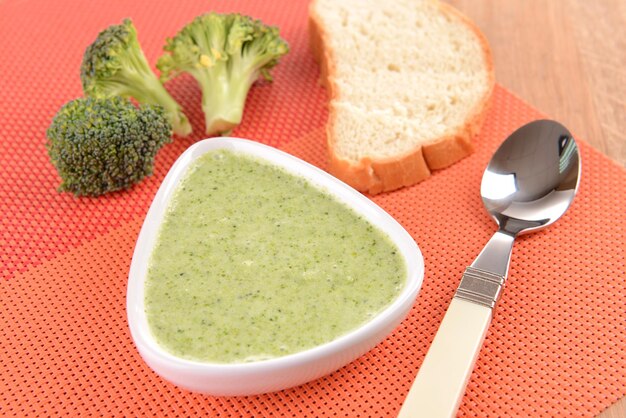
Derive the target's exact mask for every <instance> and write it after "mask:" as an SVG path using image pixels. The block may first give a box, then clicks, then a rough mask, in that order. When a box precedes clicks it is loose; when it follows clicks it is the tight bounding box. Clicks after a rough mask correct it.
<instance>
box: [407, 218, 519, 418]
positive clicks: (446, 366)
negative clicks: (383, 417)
mask: <svg viewBox="0 0 626 418" xmlns="http://www.w3.org/2000/svg"><path fill="white" fill-rule="evenodd" d="M514 241H515V235H512V234H509V233H506V232H505V231H501V230H500V231H497V232H496V233H495V234H494V235H493V237H491V239H490V240H489V242H487V245H485V248H484V249H483V250H482V251H481V253H480V254H479V255H478V257H477V258H476V260H474V262H473V263H472V265H471V266H470V267H468V268H467V269H466V270H465V273H464V274H463V279H462V280H461V284H460V285H459V288H458V289H457V291H456V294H455V295H454V298H453V299H452V302H451V303H450V306H449V307H448V310H447V311H446V314H445V316H444V317H443V321H442V322H441V325H439V330H438V331H437V334H436V335H435V339H434V340H433V343H432V344H431V346H430V349H429V350H428V353H426V358H424V362H423V363H422V366H421V367H420V370H419V373H418V374H417V378H416V379H415V382H413V385H412V386H411V390H410V391H409V394H408V395H407V397H406V399H405V401H404V404H403V405H402V409H401V410H400V415H399V417H400V418H410V417H429V418H431V417H432V418H439V417H442V418H443V417H453V416H455V415H456V411H457V410H458V409H459V405H460V403H461V399H463V394H464V393H465V386H466V385H467V381H468V380H469V377H470V375H471V374H472V370H473V369H474V363H475V362H476V358H477V357H478V352H479V351H480V347H481V346H482V344H483V341H484V339H485V335H486V334H487V329H488V328H489V324H490V323H491V318H492V317H493V309H494V308H495V305H496V302H497V301H498V299H499V298H500V295H501V293H502V288H503V286H504V282H505V281H506V276H507V271H508V269H509V261H510V259H511V250H512V249H513V242H514Z"/></svg>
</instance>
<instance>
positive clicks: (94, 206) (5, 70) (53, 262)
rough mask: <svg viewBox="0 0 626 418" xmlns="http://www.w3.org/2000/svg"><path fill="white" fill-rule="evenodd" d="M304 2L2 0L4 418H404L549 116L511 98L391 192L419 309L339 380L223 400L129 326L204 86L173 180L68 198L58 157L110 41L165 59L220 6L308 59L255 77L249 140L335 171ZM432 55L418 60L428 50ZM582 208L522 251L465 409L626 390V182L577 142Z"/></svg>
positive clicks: (389, 204) (578, 402) (179, 146)
mask: <svg viewBox="0 0 626 418" xmlns="http://www.w3.org/2000/svg"><path fill="white" fill-rule="evenodd" d="M306 8H307V4H306V2H279V1H262V2H261V1H259V2H253V1H228V2H225V1H213V2H207V1H199V0H189V1H182V2H170V3H167V2H161V1H152V2H149V1H138V0H135V1H128V2H123V1H117V0H115V1H109V2H106V4H105V3H102V2H85V1H78V0H60V1H55V2H49V1H44V0H29V1H17V0H4V1H3V2H0V39H2V42H0V167H1V168H2V169H1V170H0V214H1V215H0V244H1V248H2V250H1V252H0V260H1V268H2V270H1V272H2V276H3V277H4V279H5V280H0V372H1V374H0V414H1V415H6V416H26V415H29V416H47V415H63V416H76V415H90V414H95V415H105V416H121V415H126V416H138V415H168V416H174V415H180V416H189V415H192V414H203V415H216V416H217V415H222V416H287V417H291V416H318V417H321V416H350V417H353V416H361V417H365V416H372V417H384V416H394V415H395V414H396V413H397V412H398V410H399V406H400V404H401V402H402V400H403V399H404V397H405V396H406V393H407V392H408V389H409V386H410V384H411V381H412V379H413V377H414V376H415V374H416V372H417V370H418V368H419V366H420V364H421V362H422V360H423V357H424V355H425V353H426V350H427V348H428V346H429V344H430V342H431V340H432V338H433V336H434V333H435V331H436V329H437V327H438V324H439V322H440V321H441V319H442V317H443V314H444V312H445V309H446V307H447V304H448V303H449V301H450V299H451V297H452V295H453V292H454V289H455V288H456V286H457V285H458V283H459V280H460V277H461V274H462V272H463V269H464V268H465V266H467V265H468V264H469V263H471V261H472V260H473V258H474V257H475V256H476V255H477V254H478V252H479V251H480V249H481V248H482V246H483V245H484V244H485V242H486V241H487V240H488V238H489V236H490V235H491V234H492V233H493V232H494V231H495V225H494V224H493V223H492V221H491V220H490V219H489V217H488V216H487V214H486V213H485V211H484V210H483V208H482V204H481V201H480V198H479V196H478V193H479V185H480V179H481V175H482V171H483V169H484V167H485V165H486V163H487V161H488V159H489V157H490V155H491V154H492V153H493V151H494V150H495V149H496V147H497V146H498V144H499V143H500V142H501V141H502V140H503V139H504V138H505V137H506V136H507V135H508V134H509V133H510V132H512V131H513V130H514V129H515V128H517V127H518V126H520V125H521V124H523V123H525V122H528V121H530V120H532V119H535V118H539V117H541V115H540V114H539V113H538V112H537V111H535V110H533V109H532V108H531V107H530V106H528V105H527V104H525V103H523V102H522V101H520V100H519V99H517V98H516V97H514V96H512V95H511V94H510V93H508V92H507V91H505V90H504V89H503V88H501V87H497V88H496V91H495V99H494V105H493V108H492V110H491V111H490V113H489V115H488V118H487V121H486V125H485V127H484V129H483V131H482V133H481V135H480V136H479V137H478V138H477V139H476V145H477V151H476V153H475V154H473V155H472V156H470V157H468V158H466V159H465V160H463V161H461V162H460V163H458V164H456V165H454V166H453V167H451V168H450V169H447V170H444V171H440V172H437V173H435V174H434V175H433V176H432V178H430V179H429V180H427V181H425V182H423V183H421V184H419V185H417V186H414V187H411V188H407V189H404V190H400V191H397V192H394V193H389V194H386V195H382V196H377V197H375V198H374V200H375V201H376V202H377V203H378V204H380V205H381V206H382V207H383V208H385V209H386V210H387V211H389V212H390V213H391V214H392V215H393V216H394V217H395V218H396V219H397V220H398V221H399V222H400V223H401V224H402V225H404V226H405V227H406V228H407V230H408V231H409V232H410V233H411V235H412V236H413V237H414V238H415V240H416V241H417V243H418V244H419V246H420V247H421V249H422V252H423V254H424V258H425V263H426V275H425V278H424V285H423V288H422V291H421V293H420V295H419V298H418V300H417V301H416V304H415V306H414V308H413V310H412V311H411V314H410V316H409V317H408V318H407V319H406V320H405V321H404V322H403V323H402V325H401V326H400V327H399V328H398V329H396V330H395V331H394V333H393V334H391V335H390V336H389V338H388V339H386V340H385V341H384V342H382V343H381V344H379V345H378V346H377V347H376V348H375V349H373V350H372V351H370V352H369V353H367V354H366V355H364V356H363V357H361V358H360V359H358V360H356V361H354V362H353V363H351V364H349V365H347V366H346V367H344V368H342V369H340V370H339V371H337V372H335V373H333V374H331V375H329V376H327V377H324V378H322V379H319V380H317V381H314V382H311V383H309V384H306V385H303V386H301V387H297V388H293V389H289V390H285V391H282V392H277V393H272V394H267V395H262V396H253V397H243V398H215V397H210V396H201V395H197V394H192V393H189V392H186V391H183V390H179V389H178V388H176V387H175V386H173V385H171V384H169V383H167V382H165V381H163V380H162V379H161V378H159V377H158V376H157V375H155V374H154V373H153V372H152V371H151V370H150V369H149V368H148V367H147V366H146V365H145V364H144V363H143V362H142V360H141V358H140V357H139V355H138V353H137V351H136V350H135V347H134V345H133V343H132V340H131V338H130V334H129V331H128V327H127V323H126V312H125V292H126V281H127V274H128V268H129V264H130V259H131V255H132V251H133V247H134V243H135V240H136V238H137V234H138V232H139V228H140V226H141V223H142V220H143V217H144V216H145V213H146V211H147V209H148V206H149V204H150V200H151V198H152V197H153V196H154V194H155V192H156V189H157V188H158V186H159V184H160V182H161V181H162V179H163V177H164V176H165V173H166V172H167V170H168V168H169V167H170V166H171V164H172V163H173V161H174V160H175V159H176V157H177V156H178V155H180V153H181V152H182V151H183V150H184V149H185V148H186V147H187V146H189V145H190V144H192V143H193V142H195V141H197V140H198V139H201V138H202V127H203V121H202V113H201V110H200V92H199V89H198V87H197V86H196V84H195V82H194V81H193V80H192V79H191V78H189V77H182V78H180V79H177V80H174V81H173V82H170V83H169V84H168V88H169V89H170V91H172V93H173V94H174V96H175V97H176V98H177V99H179V101H180V102H181V104H182V105H183V107H184V108H185V111H186V112H187V114H188V115H189V116H190V118H191V120H192V122H193V125H194V129H195V133H194V135H193V136H192V137H191V138H186V139H180V138H178V139H176V140H175V142H174V143H172V144H169V145H167V146H166V148H164V149H163V150H162V151H161V152H160V154H159V155H158V157H157V161H156V170H155V174H154V175H153V176H152V177H150V178H149V179H148V180H146V181H144V182H143V183H141V184H140V185H138V186H136V187H134V188H133V189H132V190H129V191H126V192H121V193H116V194H114V195H111V196H106V197H103V198H99V199H75V198H74V197H72V196H71V195H67V194H66V195H59V194H57V192H56V191H55V188H56V186H57V184H58V182H59V179H58V177H57V175H56V173H55V171H54V168H53V167H52V166H51V165H50V163H49V160H48V156H47V154H46V150H45V141H46V140H45V130H46V128H47V126H48V125H49V123H50V120H51V118H52V116H53V115H54V113H55V112H56V111H57V109H58V108H59V107H60V106H61V105H62V104H63V103H64V102H66V101H68V100H70V99H73V98H75V97H78V96H80V95H81V87H80V81H79V66H80V61H81V57H82V53H83V50H84V48H85V47H86V46H87V45H88V44H89V43H90V42H91V41H92V40H93V39H94V37H95V36H96V34H97V32H98V31H99V30H101V29H103V28H104V27H106V26H108V25H109V24H112V23H118V22H120V21H121V19H122V18H124V17H128V16H129V17H132V18H133V19H134V21H135V24H136V26H137V28H138V31H139V38H140V42H141V43H142V45H143V48H144V50H145V52H146V54H147V56H148V59H149V60H150V62H151V63H154V62H155V60H156V58H157V57H158V55H159V54H160V50H161V47H162V45H163V43H164V39H165V37H166V36H172V35H173V34H174V33H175V32H176V31H177V30H178V28H180V27H181V26H182V25H184V24H185V23H186V22H188V21H190V20H191V19H192V18H193V17H194V16H196V15H197V14H200V13H202V12H205V11H209V10H217V11H239V12H242V13H245V14H249V15H252V16H254V17H256V18H260V19H262V20H263V21H265V22H267V23H270V24H274V25H278V26H279V27H280V28H281V33H282V34H283V36H284V37H285V38H286V39H287V40H288V41H289V43H290V45H291V48H292V51H291V53H290V54H289V55H288V56H287V57H285V59H283V61H282V62H281V63H280V64H279V66H278V67H277V68H276V69H275V71H274V76H275V82H274V83H273V84H270V83H260V84H258V85H256V86H255V87H254V88H253V89H252V91H251V93H250V96H249V99H248V104H247V107H246V112H245V117H244V121H243V123H242V125H241V126H240V127H239V128H238V129H237V130H236V131H235V135H236V136H240V137H245V138H250V139H254V140H257V141H260V142H263V143H266V144H270V145H273V146H276V147H279V148H281V149H283V150H286V151H288V152H291V153H293V154H295V155H297V156H300V157H302V158H304V159H305V160H308V161H310V162H312V163H314V164H316V165H318V166H320V167H322V168H324V167H325V165H326V163H325V161H326V160H325V158H326V157H325V152H326V150H325V145H324V133H323V132H324V131H323V125H324V122H325V119H326V109H325V107H324V103H325V100H326V93H325V91H324V90H323V89H322V88H321V87H320V86H319V85H318V83H317V78H318V77H319V71H318V68H317V66H316V65H315V63H314V61H313V58H312V56H311V54H310V51H309V49H308V45H307V27H306ZM416 53H417V51H416ZM579 145H580V149H581V154H582V161H583V178H582V183H581V186H580V193H579V195H578V196H577V198H576V200H575V202H574V204H573V206H572V208H571V209H570V211H569V212H568V213H567V214H566V215H565V217H564V218H563V219H561V220H560V221H559V222H558V223H556V224H555V225H554V226H552V227H550V228H549V229H548V230H546V231H543V232H539V233H536V234H533V235H529V236H525V237H523V238H521V239H520V240H519V242H518V243H517V244H516V246H515V249H514V253H513V260H512V263H511V271H510V275H509V282H508V283H507V287H506V289H505V292H504V296H503V298H502V300H501V303H500V305H499V307H498V310H497V313H496V317H495V320H494V322H493V324H492V326H491V329H490V331H489V334H488V336H487V340H486V342H485V345H484V347H483V349H482V351H481V354H480V357H479V359H478V363H477V367H476V370H475V372H474V374H473V375H472V378H471V381H470V383H469V387H468V390H467V394H466V396H465V398H464V400H463V403H462V406H461V410H460V415H461V416H481V417H482V416H494V417H499V416H539V415H543V416H554V415H572V416H592V415H595V414H597V413H599V412H600V411H602V410H603V409H604V408H606V407H607V406H609V405H610V404H611V403H613V402H615V401H616V400H617V399H619V398H620V397H621V396H624V395H626V326H625V325H626V309H625V306H626V305H625V303H624V300H625V299H626V280H625V279H626V273H625V267H624V266H625V251H626V242H625V240H624V233H625V228H626V204H625V203H624V198H623V193H624V191H626V171H624V170H623V169H622V168H621V167H618V166H617V165H616V164H614V163H612V162H610V161H609V160H608V159H607V158H605V157H604V156H602V155H600V154H599V153H598V152H596V151H595V150H593V149H591V147H589V146H588V145H587V144H585V143H584V142H582V141H579Z"/></svg>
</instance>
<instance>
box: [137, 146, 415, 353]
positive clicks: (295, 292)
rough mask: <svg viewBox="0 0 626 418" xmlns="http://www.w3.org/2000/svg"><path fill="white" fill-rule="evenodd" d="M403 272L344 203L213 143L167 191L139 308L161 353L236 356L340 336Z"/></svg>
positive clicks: (383, 240) (381, 237)
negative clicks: (167, 200) (143, 310)
mask: <svg viewBox="0 0 626 418" xmlns="http://www.w3.org/2000/svg"><path fill="white" fill-rule="evenodd" d="M405 280H406V266H405V263H404V260H403V259H402V257H401V255H400V253H399V250H398V248H397V247H396V246H395V244H393V243H392V241H391V240H390V239H389V237H387V236H386V235H385V234H384V233H383V232H382V231H380V230H379V229H377V228H376V227H374V226H373V225H372V224H370V223H369V222H368V221H366V220H365V219H363V218H362V217H361V216H359V215H358V214H357V213H356V212H354V211H353V210H352V209H350V208H348V207H347V206H345V205H344V204H343V203H341V202H339V201H338V200H336V199H335V198H333V197H331V196H330V195H329V194H327V193H326V192H324V191H322V190H320V189H318V188H317V187H315V186H314V185H312V184H310V183H309V182H308V181H307V180H305V179H303V178H300V177H298V176H295V175H293V174H290V173H288V172H286V171H284V170H282V169H280V168H278V167H276V166H272V165H270V164H269V163H265V162H262V161H261V160H257V159H254V158H252V157H247V156H243V155H241V154H237V153H233V152H230V151H225V150H217V151H212V152H209V153H207V154H205V155H203V156H202V157H200V158H199V159H198V160H197V161H196V162H195V163H194V164H193V165H192V166H191V168H190V169H189V171H188V173H187V174H186V175H185V177H184V178H183V180H182V181H181V183H180V184H179V186H178V187H177V189H176V191H175V192H174V197H173V199H172V200H171V203H170V206H169V207H168V209H167V213H166V215H165V218H164V221H163V224H162V226H161V230H160V231H159V236H158V239H157V243H156V245H155V248H154V250H153V252H152V255H151V260H150V264H149V267H148V276H147V279H146V285H145V291H146V294H145V306H146V314H147V318H148V323H149V325H150V329H151V331H152V333H153V335H154V336H155V338H156V340H157V341H158V342H159V343H160V344H161V346H162V347H163V348H164V349H166V350H167V351H169V352H171V353H173V354H175V355H177V356H180V357H183V358H187V359H190V360H197V361H207V362H217V363H241V362H249V361H257V360H263V359H268V358H273V357H278V356H283V355H286V354H291V353H296V352H299V351H302V350H306V349H308V348H311V347H313V346H316V345H319V344H322V343H325V342H329V341H331V340H333V339H335V338H337V337H339V336H341V335H343V334H346V333H347V332H349V331H351V330H353V329H355V328H357V327H358V326H359V325H361V324H363V323H365V322H366V321H368V319H370V318H371V317H372V316H374V315H376V314H377V313H378V312H380V311H381V310H383V309H384V308H385V307H386V306H388V305H389V304H390V303H391V302H392V301H393V300H394V299H395V298H396V297H397V295H398V294H399V293H400V291H401V289H402V287H403V286H404V283H405Z"/></svg>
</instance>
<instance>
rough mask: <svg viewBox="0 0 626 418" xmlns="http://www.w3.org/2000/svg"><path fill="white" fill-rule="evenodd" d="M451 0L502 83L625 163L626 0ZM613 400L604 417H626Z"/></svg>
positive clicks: (624, 406)
mask: <svg viewBox="0 0 626 418" xmlns="http://www.w3.org/2000/svg"><path fill="white" fill-rule="evenodd" d="M446 1H447V2H448V3H450V4H452V5H453V6H455V7H456V8H458V9H459V10H461V11H462V12H463V13H464V14H465V15H467V16H468V17H470V18H471V19H472V20H473V21H474V22H476V24H477V25H478V27H479V28H480V29H481V30H482V31H483V33H484V34H485V36H486V37H487V39H488V40H489V43H490V45H491V48H492V52H493V55H494V62H495V69H496V79H497V80H498V82H499V83H501V84H502V85H503V86H505V87H507V88H508V89H509V90H511V91H513V92H514V93H515V94H517V95H518V96H519V97H521V98H522V99H523V100H525V101H526V102H528V103H530V104H532V105H533V106H534V107H536V108H537V109H539V110H541V111H542V112H543V113H545V114H546V115H548V116H549V117H550V118H552V119H555V120H558V121H559V122H561V123H563V124H564V125H565V126H567V127H568V128H569V130H570V131H571V132H572V133H573V134H574V136H575V137H576V138H581V139H583V140H585V141H587V142H588V143H590V144H591V145H592V146H594V147H595V148H596V149H598V150H600V151H601V152H602V153H604V154H605V155H607V156H609V157H610V158H612V159H613V160H615V161H617V162H618V163H619V164H621V165H622V166H625V167H626V1H624V0H600V1H595V0H594V1H587V0H523V1H504V0H446ZM583 164H584V162H583ZM623 381H624V386H625V387H624V392H625V393H626V376H623ZM616 401H617V402H616V403H615V404H614V405H612V406H611V407H610V408H608V409H607V410H606V411H604V412H603V413H602V414H601V415H600V417H601V418H618V417H619V418H624V417H626V398H623V399H621V400H619V401H618V400H617V399H616Z"/></svg>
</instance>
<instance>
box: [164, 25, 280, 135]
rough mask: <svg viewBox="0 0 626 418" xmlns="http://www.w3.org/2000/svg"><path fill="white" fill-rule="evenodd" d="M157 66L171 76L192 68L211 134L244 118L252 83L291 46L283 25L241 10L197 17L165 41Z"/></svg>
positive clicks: (165, 78) (268, 75)
mask: <svg viewBox="0 0 626 418" xmlns="http://www.w3.org/2000/svg"><path fill="white" fill-rule="evenodd" d="M164 49H165V51H166V53H165V54H164V55H162V56H161V57H160V58H159V60H158V62H157V68H158V69H159V70H161V73H162V74H161V80H162V81H166V80H168V79H169V78H171V77H173V76H176V75H178V74H180V73H182V72H188V73H190V74H191V75H192V76H193V77H194V78H195V79H196V80H197V81H198V83H200V87H201V89H202V110H203V111H204V115H205V123H206V124H205V126H206V133H207V134H210V135H211V134H216V133H217V134H228V133H229V132H230V131H231V130H232V129H233V128H234V127H235V126H237V125H239V123H240V122H241V117H242V114H243V108H244V104H245V101H246V96H247V95H248V90H249V89H250V86H252V84H253V83H254V82H255V81H256V80H257V78H259V76H260V75H262V76H263V77H264V78H266V79H267V80H271V77H270V74H269V70H270V69H271V68H272V67H274V66H275V65H276V64H277V63H278V60H279V58H280V57H281V56H283V55H285V54H286V53H287V52H289V46H288V45H287V43H286V42H285V41H284V40H283V39H282V38H281V37H280V36H279V34H278V29H277V28H275V27H269V26H266V25H264V24H263V23H262V22H261V21H258V20H256V21H255V20H252V19H251V18H250V17H247V16H242V15H239V14H227V15H221V14H216V13H209V14H205V15H201V16H198V17H196V18H195V19H194V20H193V21H192V22H191V23H189V24H188V25H187V26H185V27H184V28H182V29H181V30H180V32H178V34H177V35H176V36H174V38H169V39H168V40H167V44H166V45H165V48H164Z"/></svg>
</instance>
